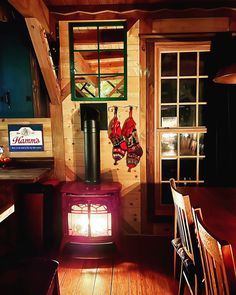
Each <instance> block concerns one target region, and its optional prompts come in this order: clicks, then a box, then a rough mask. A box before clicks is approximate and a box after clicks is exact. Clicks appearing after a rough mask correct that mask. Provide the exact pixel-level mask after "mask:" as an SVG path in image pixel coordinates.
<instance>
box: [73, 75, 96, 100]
mask: <svg viewBox="0 0 236 295" xmlns="http://www.w3.org/2000/svg"><path fill="white" fill-rule="evenodd" d="M92 81H98V77H96V76H84V77H82V76H78V77H76V76H75V94H76V97H80V98H83V97H95V96H96V95H98V88H97V86H96V85H95V84H94V83H93V82H92Z"/></svg>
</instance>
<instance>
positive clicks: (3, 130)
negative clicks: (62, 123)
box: [0, 118, 53, 158]
mask: <svg viewBox="0 0 236 295" xmlns="http://www.w3.org/2000/svg"><path fill="white" fill-rule="evenodd" d="M8 124H42V125H43V140H44V151H42V152H9V144H8ZM0 145H3V147H4V149H5V152H6V155H8V156H9V157H11V158H22V157H24V158H32V157H39V158H44V157H53V151H52V133H51V119H50V118H26V119H24V118H20V119H2V120H1V122H0Z"/></svg>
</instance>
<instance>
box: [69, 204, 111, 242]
mask: <svg viewBox="0 0 236 295" xmlns="http://www.w3.org/2000/svg"><path fill="white" fill-rule="evenodd" d="M70 211H71V212H70V213H68V226H69V235H72V236H85V237H99V236H111V235H112V230H111V213H109V212H108V209H107V206H106V205H100V204H77V205H73V206H71V210H70Z"/></svg>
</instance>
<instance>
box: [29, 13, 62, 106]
mask: <svg viewBox="0 0 236 295" xmlns="http://www.w3.org/2000/svg"><path fill="white" fill-rule="evenodd" d="M25 21H26V25H27V28H28V31H29V34H30V37H31V40H32V44H33V47H34V50H35V53H36V56H37V59H38V63H39V66H40V69H41V72H42V75H43V78H44V82H45V85H46V87H47V90H48V94H49V97H50V101H51V103H52V104H60V103H61V90H60V86H59V83H58V81H57V77H56V73H55V70H54V68H53V62H52V58H51V56H50V55H49V45H48V40H47V37H46V34H45V30H44V29H43V27H42V26H41V24H40V23H39V21H38V20H37V19H36V18H26V19H25Z"/></svg>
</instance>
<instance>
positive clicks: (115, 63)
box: [99, 50, 124, 74]
mask: <svg viewBox="0 0 236 295" xmlns="http://www.w3.org/2000/svg"><path fill="white" fill-rule="evenodd" d="M99 59H100V60H99V61H100V64H99V66H100V73H101V74H106V73H112V74H121V73H124V52H123V51H109V50H106V51H101V52H99Z"/></svg>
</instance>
